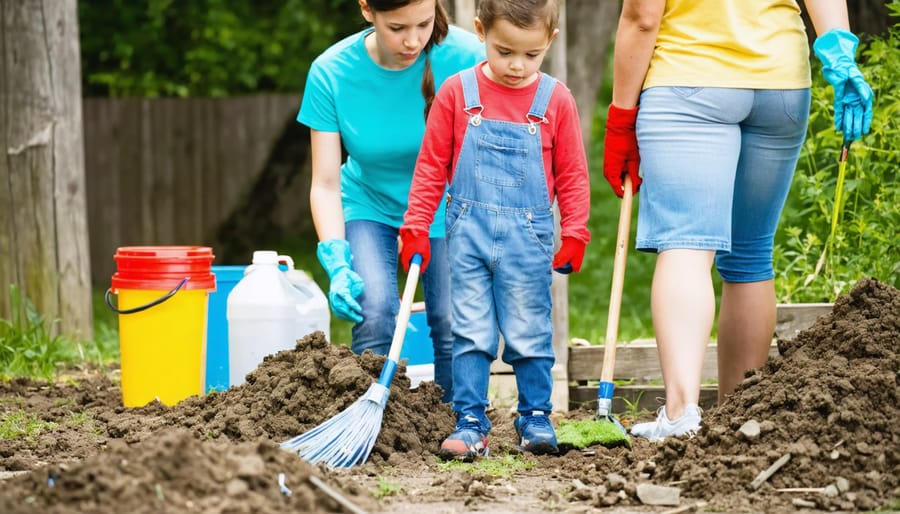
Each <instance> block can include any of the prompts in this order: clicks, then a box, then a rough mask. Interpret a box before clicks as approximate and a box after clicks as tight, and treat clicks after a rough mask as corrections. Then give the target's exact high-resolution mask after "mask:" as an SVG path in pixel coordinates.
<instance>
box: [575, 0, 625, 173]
mask: <svg viewBox="0 0 900 514" xmlns="http://www.w3.org/2000/svg"><path fill="white" fill-rule="evenodd" d="M566 18H567V20H568V22H567V23H566V50H567V55H566V70H567V72H568V76H567V80H566V83H567V84H568V86H569V89H571V90H572V94H573V95H574V96H575V103H576V104H577V105H578V112H579V113H580V115H581V134H582V137H583V138H584V144H585V148H587V147H588V145H589V143H590V141H591V127H592V125H593V121H594V110H595V109H596V107H597V97H598V95H599V93H600V86H601V85H602V84H603V80H604V78H605V77H606V64H607V62H608V60H609V59H608V54H609V49H610V46H611V43H612V42H613V39H614V37H613V36H614V34H615V31H616V24H617V23H618V20H619V2H597V1H596V0H568V1H567V2H566ZM596 164H599V163H595V165H596Z"/></svg>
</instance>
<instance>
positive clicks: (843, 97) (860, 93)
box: [813, 29, 875, 141]
mask: <svg viewBox="0 0 900 514" xmlns="http://www.w3.org/2000/svg"><path fill="white" fill-rule="evenodd" d="M857 46H859V39H858V38H857V37H856V36H855V35H853V34H852V33H850V32H847V31H846V30H843V29H831V30H829V31H828V32H826V33H824V34H822V35H821V36H819V37H818V38H816V42H815V43H813V51H814V52H815V53H816V57H818V58H819V60H820V61H822V75H823V76H824V77H825V80H827V81H828V82H829V83H830V84H831V87H832V88H834V129H835V130H837V131H839V132H841V133H843V135H844V140H846V141H856V140H857V139H859V138H860V137H861V136H862V135H863V134H868V133H869V128H870V126H871V125H872V99H873V97H874V96H875V95H874V94H873V93H872V88H871V87H869V84H868V83H867V82H866V79H865V77H863V74H862V72H861V71H859V67H857V66H856V47H857Z"/></svg>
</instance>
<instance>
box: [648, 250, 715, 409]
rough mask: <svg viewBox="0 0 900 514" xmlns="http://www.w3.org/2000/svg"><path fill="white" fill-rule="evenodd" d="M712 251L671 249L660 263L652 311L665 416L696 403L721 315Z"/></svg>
mask: <svg viewBox="0 0 900 514" xmlns="http://www.w3.org/2000/svg"><path fill="white" fill-rule="evenodd" d="M714 255H715V252H713V251H711V250H666V251H664V252H661V253H660V254H659V257H657V259H656V270H655V271H654V273H653V285H652V288H651V291H650V309H651V311H652V312H653V329H654V331H655V332H656V346H657V348H658V350H659V362H660V367H661V368H662V375H663V382H664V383H665V388H666V415H667V416H668V417H669V419H673V420H674V419H677V418H679V417H681V415H682V414H684V408H685V406H686V405H688V404H697V403H698V400H699V398H700V381H701V376H702V372H703V357H704V355H705V353H706V346H707V345H708V344H709V338H710V333H711V331H712V325H713V320H714V319H715V313H716V298H715V292H714V291H713V285H712V278H711V276H710V270H711V269H712V263H713V258H714Z"/></svg>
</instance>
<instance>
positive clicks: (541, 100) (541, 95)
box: [527, 73, 556, 134]
mask: <svg viewBox="0 0 900 514" xmlns="http://www.w3.org/2000/svg"><path fill="white" fill-rule="evenodd" d="M554 89H556V79H555V78H553V77H551V76H550V75H547V74H546V73H541V82H540V84H538V89H537V92H535V94H534V100H533V101H532V102H531V108H530V109H529V110H528V116H527V117H528V123H529V125H530V126H529V128H528V131H529V132H531V133H532V134H534V133H535V132H536V131H537V127H536V126H535V125H534V122H535V121H537V122H539V123H546V122H547V118H546V117H544V114H546V113H547V105H548V104H549V103H550V97H551V96H553V90H554Z"/></svg>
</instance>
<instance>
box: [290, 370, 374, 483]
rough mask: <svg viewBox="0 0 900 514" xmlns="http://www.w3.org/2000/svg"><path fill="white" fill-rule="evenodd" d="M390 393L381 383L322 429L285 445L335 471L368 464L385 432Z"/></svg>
mask: <svg viewBox="0 0 900 514" xmlns="http://www.w3.org/2000/svg"><path fill="white" fill-rule="evenodd" d="M389 394H390V390H389V389H388V388H387V387H385V386H384V385H382V384H380V383H374V384H372V385H371V386H369V390H368V391H366V394H365V395H363V396H362V397H361V398H359V399H358V400H356V401H355V402H353V403H352V404H351V405H350V406H349V407H347V408H346V409H344V410H343V411H342V412H340V413H339V414H337V415H336V416H334V417H333V418H331V419H329V420H328V421H326V422H324V423H322V424H321V425H319V426H317V427H315V428H313V429H311V430H309V431H308V432H306V433H304V434H301V435H298V436H297V437H294V438H293V439H290V440H288V441H285V442H283V443H281V448H282V449H285V450H288V451H292V452H297V454H298V455H300V457H302V458H303V459H304V460H306V461H308V462H310V463H312V464H317V463H319V462H324V463H325V464H326V465H327V466H328V467H331V468H349V467H353V466H356V465H358V464H362V463H364V462H365V461H366V460H367V459H368V458H369V454H370V453H372V448H373V447H374V446H375V440H376V439H377V438H378V434H379V432H380V431H381V421H382V417H383V416H384V406H385V405H386V404H387V399H388V395H389Z"/></svg>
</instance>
